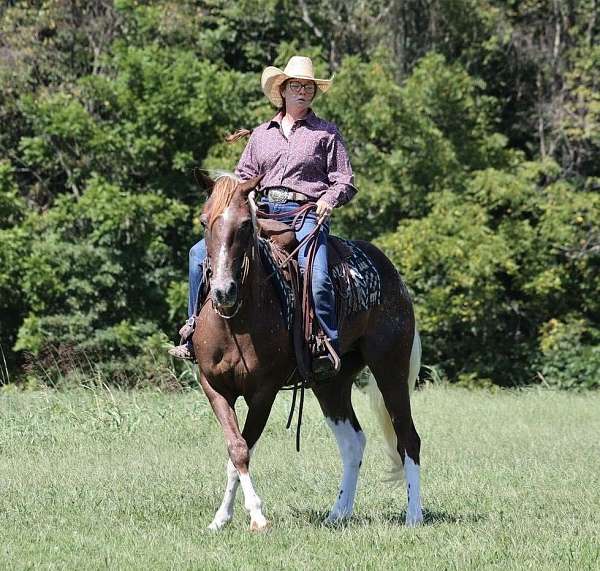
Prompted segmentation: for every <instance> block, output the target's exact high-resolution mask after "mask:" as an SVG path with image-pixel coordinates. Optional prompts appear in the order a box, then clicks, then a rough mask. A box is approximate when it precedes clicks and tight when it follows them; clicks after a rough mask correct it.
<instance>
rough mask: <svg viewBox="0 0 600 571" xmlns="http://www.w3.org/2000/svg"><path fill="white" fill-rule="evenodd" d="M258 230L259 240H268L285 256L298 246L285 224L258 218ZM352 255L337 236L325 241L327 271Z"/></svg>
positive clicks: (290, 230) (292, 233)
mask: <svg viewBox="0 0 600 571" xmlns="http://www.w3.org/2000/svg"><path fill="white" fill-rule="evenodd" d="M258 230H259V236H260V237H261V238H264V239H265V240H269V241H270V242H271V243H273V244H274V245H275V246H276V247H277V248H279V249H280V250H282V251H283V252H286V253H287V254H291V253H292V252H293V251H294V249H295V248H296V247H297V246H298V240H296V233H295V232H294V230H292V228H291V226H289V225H288V224H285V222H280V221H279V220H273V219H270V218H259V219H258ZM352 254H353V252H352V249H351V248H350V247H349V246H348V244H347V243H346V241H345V240H341V239H340V238H338V237H337V236H329V238H328V239H327V265H328V267H329V270H331V269H333V268H334V267H336V266H338V265H339V264H340V263H342V262H344V261H346V260H348V259H350V258H351V257H352Z"/></svg>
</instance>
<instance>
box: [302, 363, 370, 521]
mask: <svg viewBox="0 0 600 571" xmlns="http://www.w3.org/2000/svg"><path fill="white" fill-rule="evenodd" d="M345 369H346V370H345ZM355 374H356V369H355V370H352V371H348V370H347V368H346V367H344V366H343V367H342V370H341V371H340V373H339V375H338V376H337V377H336V378H335V379H334V380H333V381H331V382H329V383H325V384H322V385H316V386H315V387H314V388H313V392H314V393H315V395H316V397H317V399H318V400H319V404H320V405H321V410H322V411H323V414H324V415H325V420H326V422H327V424H328V425H329V427H330V428H331V430H332V432H333V434H334V436H335V439H336V442H337V446H338V449H339V451H340V456H341V458H342V466H343V475H342V481H341V483H340V489H339V492H338V496H337V499H336V501H335V503H334V504H333V507H332V508H331V511H330V512H329V516H328V517H327V520H326V521H327V523H335V522H338V521H342V520H344V519H347V518H349V517H350V516H351V515H352V511H353V509H354V498H355V496H356V486H357V483H358V474H359V470H360V466H361V464H362V458H363V452H364V449H365V444H366V438H365V435H364V433H363V431H362V429H361V427H360V424H359V423H358V419H357V418H356V414H355V413H354V409H353V408H352V402H351V391H352V381H353V379H354V375H355Z"/></svg>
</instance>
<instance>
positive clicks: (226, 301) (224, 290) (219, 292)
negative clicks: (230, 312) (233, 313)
mask: <svg viewBox="0 0 600 571" xmlns="http://www.w3.org/2000/svg"><path fill="white" fill-rule="evenodd" d="M213 290H214V292H215V293H214V295H215V301H216V302H217V303H218V304H219V305H223V306H230V305H233V304H234V303H235V302H236V300H237V284H236V283H235V281H233V280H230V281H228V282H225V283H220V284H213Z"/></svg>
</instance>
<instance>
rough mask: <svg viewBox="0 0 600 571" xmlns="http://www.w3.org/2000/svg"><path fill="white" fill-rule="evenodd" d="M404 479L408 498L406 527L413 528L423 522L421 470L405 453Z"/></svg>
mask: <svg viewBox="0 0 600 571" xmlns="http://www.w3.org/2000/svg"><path fill="white" fill-rule="evenodd" d="M404 477H405V478H406V494H407V496H408V507H407V509H406V525H408V526H410V527H413V526H415V525H419V524H420V523H421V522H422V521H423V510H422V508H421V468H420V466H419V465H418V464H415V461H414V460H413V459H412V458H411V457H410V456H409V455H408V454H407V453H406V452H405V454H404Z"/></svg>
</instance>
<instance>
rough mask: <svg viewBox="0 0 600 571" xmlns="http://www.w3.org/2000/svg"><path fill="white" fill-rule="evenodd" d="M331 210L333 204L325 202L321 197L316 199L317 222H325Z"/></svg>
mask: <svg viewBox="0 0 600 571" xmlns="http://www.w3.org/2000/svg"><path fill="white" fill-rule="evenodd" d="M332 210H333V206H331V205H330V204H329V203H327V202H325V201H324V200H323V199H322V198H321V199H320V200H317V217H318V221H319V222H326V221H327V219H328V218H329V216H331V211H332Z"/></svg>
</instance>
